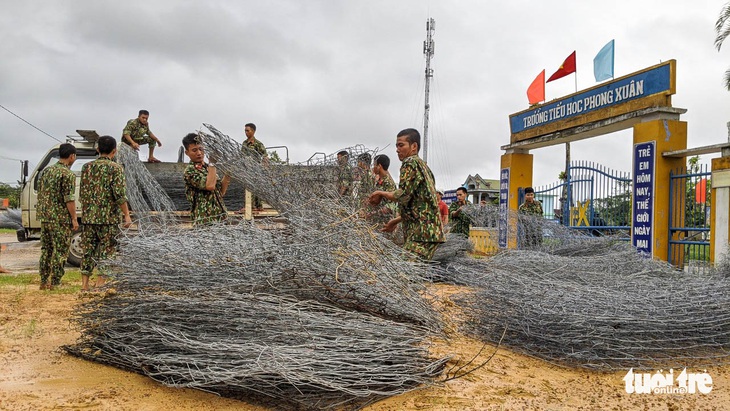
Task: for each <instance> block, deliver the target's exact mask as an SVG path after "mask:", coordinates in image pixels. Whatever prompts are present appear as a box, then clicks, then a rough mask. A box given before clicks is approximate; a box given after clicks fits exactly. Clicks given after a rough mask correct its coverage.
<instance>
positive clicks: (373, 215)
mask: <svg viewBox="0 0 730 411" xmlns="http://www.w3.org/2000/svg"><path fill="white" fill-rule="evenodd" d="M397 188H398V187H396V185H395V181H393V177H391V176H390V174H388V175H386V176H385V178H380V176H377V177H376V180H375V190H373V191H388V192H393V191H395V190H396V189H397ZM366 211H367V217H368V220H370V221H372V222H374V223H378V224H385V223H387V222H388V221H389V220H390V219H391V218H393V217H395V214H396V212H398V206H397V205H396V204H395V203H394V202H392V201H390V200H387V199H385V198H383V200H382V201H381V202H380V204H379V205H377V206H371V205H368V206H366Z"/></svg>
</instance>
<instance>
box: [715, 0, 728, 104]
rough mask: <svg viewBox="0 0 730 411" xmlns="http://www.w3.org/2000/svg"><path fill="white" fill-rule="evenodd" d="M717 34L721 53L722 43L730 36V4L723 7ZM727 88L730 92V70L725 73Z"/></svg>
mask: <svg viewBox="0 0 730 411" xmlns="http://www.w3.org/2000/svg"><path fill="white" fill-rule="evenodd" d="M715 32H717V37H715V47H717V51H720V47H722V42H723V41H725V38H726V37H727V36H730V3H727V4H725V5H724V6H723V7H722V11H721V12H720V17H718V18H717V22H716V23H715ZM725 87H726V88H727V89H728V90H730V69H728V70H727V71H725Z"/></svg>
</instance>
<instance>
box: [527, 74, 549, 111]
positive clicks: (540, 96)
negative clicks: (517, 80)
mask: <svg viewBox="0 0 730 411" xmlns="http://www.w3.org/2000/svg"><path fill="white" fill-rule="evenodd" d="M543 100H545V70H543V71H541V72H540V74H538V75H537V77H535V79H534V80H532V84H530V87H528V88H527V101H529V102H530V104H536V103H539V102H541V101H543Z"/></svg>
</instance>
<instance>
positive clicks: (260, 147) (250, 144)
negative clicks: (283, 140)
mask: <svg viewBox="0 0 730 411" xmlns="http://www.w3.org/2000/svg"><path fill="white" fill-rule="evenodd" d="M246 148H247V149H249V150H253V151H255V152H256V153H259V154H260V155H261V157H262V158H263V157H266V156H267V155H266V147H265V146H264V143H262V142H260V141H258V140H257V139H256V138H254V139H253V141H249V139H245V140H243V145H242V146H241V151H242V152H243V153H244V154H245V153H246V151H247V150H245V149H246Z"/></svg>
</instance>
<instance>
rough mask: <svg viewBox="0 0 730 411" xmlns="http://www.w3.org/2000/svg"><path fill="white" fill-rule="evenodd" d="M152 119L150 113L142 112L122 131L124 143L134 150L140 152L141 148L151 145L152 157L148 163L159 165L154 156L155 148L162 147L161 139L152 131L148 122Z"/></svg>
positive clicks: (128, 122)
mask: <svg viewBox="0 0 730 411" xmlns="http://www.w3.org/2000/svg"><path fill="white" fill-rule="evenodd" d="M149 118H150V112H149V111H147V110H140V111H139V116H138V117H137V118H133V119H131V120H129V121H127V125H126V126H125V127H124V130H123V131H122V142H124V143H127V144H129V145H130V146H132V148H133V149H135V150H137V151H139V146H140V145H144V144H149V145H150V155H149V157H148V158H147V161H148V162H150V163H159V162H160V160H158V159H156V158H155V156H154V155H153V154H154V152H155V146H160V147H162V143H161V142H160V139H159V138H157V136H155V134H154V133H153V132H152V131H151V130H150V124H149V122H148V121H147V120H148V119H149Z"/></svg>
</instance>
